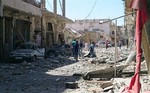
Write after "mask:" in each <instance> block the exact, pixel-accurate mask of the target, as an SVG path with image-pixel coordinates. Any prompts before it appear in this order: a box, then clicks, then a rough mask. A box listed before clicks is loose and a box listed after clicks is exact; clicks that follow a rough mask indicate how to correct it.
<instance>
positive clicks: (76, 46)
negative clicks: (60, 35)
mask: <svg viewBox="0 0 150 93" xmlns="http://www.w3.org/2000/svg"><path fill="white" fill-rule="evenodd" d="M71 45H72V53H73V57H74V58H75V59H76V61H78V55H80V56H81V57H82V48H83V42H82V41H80V43H79V42H78V41H77V40H75V39H74V40H73V41H72V42H71Z"/></svg>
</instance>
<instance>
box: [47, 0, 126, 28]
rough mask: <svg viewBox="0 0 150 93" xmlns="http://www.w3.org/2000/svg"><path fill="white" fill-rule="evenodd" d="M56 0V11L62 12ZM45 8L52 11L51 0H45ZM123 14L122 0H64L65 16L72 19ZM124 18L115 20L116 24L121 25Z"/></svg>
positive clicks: (110, 17) (105, 17)
mask: <svg viewBox="0 0 150 93" xmlns="http://www.w3.org/2000/svg"><path fill="white" fill-rule="evenodd" d="M60 1H62V0H57V13H58V14H62V10H61V8H60V5H62V4H61V3H60ZM46 8H47V9H48V10H49V11H53V0H46ZM122 15H124V4H123V1H122V0H66V17H67V18H69V19H72V20H83V19H107V18H109V19H113V18H116V17H119V16H122ZM123 24H124V18H121V19H118V20H117V25H123Z"/></svg>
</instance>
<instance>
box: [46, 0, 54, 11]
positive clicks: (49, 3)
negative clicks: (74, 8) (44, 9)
mask: <svg viewBox="0 0 150 93" xmlns="http://www.w3.org/2000/svg"><path fill="white" fill-rule="evenodd" d="M47 2H48V5H49V7H50V8H51V9H52V10H53V8H52V6H51V4H50V3H49V1H48V0H47Z"/></svg>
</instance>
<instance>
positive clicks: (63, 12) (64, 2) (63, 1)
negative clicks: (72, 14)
mask: <svg viewBox="0 0 150 93" xmlns="http://www.w3.org/2000/svg"><path fill="white" fill-rule="evenodd" d="M62 3H63V10H62V15H63V16H64V17H65V16H66V0H62Z"/></svg>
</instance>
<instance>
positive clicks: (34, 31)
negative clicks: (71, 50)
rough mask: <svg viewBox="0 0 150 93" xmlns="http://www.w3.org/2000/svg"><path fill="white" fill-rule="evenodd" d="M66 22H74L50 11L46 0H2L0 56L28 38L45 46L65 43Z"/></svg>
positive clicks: (2, 57) (5, 56)
mask: <svg viewBox="0 0 150 93" xmlns="http://www.w3.org/2000/svg"><path fill="white" fill-rule="evenodd" d="M54 1H55V0H54ZM55 10H56V7H54V11H55ZM66 22H73V21H72V20H70V19H68V18H66V17H65V16H61V15H58V14H57V11H55V13H53V12H50V11H48V10H47V9H46V8H45V0H41V2H39V1H36V0H13V1H9V0H0V25H1V27H0V38H1V39H0V59H7V57H8V55H9V53H10V51H12V50H14V49H16V47H17V46H18V45H19V44H20V43H23V42H27V41H32V42H35V43H36V44H37V45H39V46H40V47H44V48H47V47H50V46H52V45H54V44H63V43H64V40H65V38H64V30H65V23H66Z"/></svg>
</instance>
